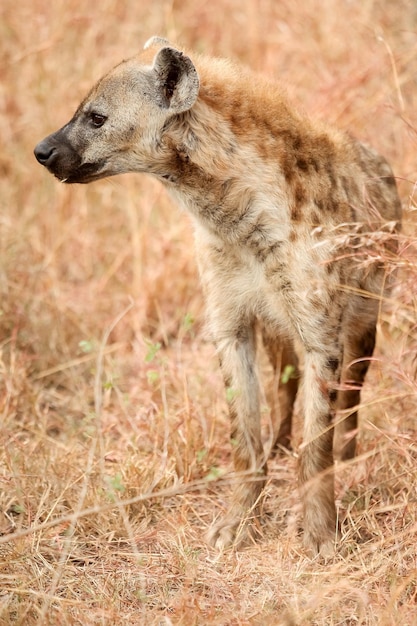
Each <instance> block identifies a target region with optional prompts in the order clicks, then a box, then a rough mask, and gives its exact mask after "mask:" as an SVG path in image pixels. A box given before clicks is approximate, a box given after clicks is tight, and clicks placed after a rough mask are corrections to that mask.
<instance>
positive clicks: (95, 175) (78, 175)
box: [48, 160, 110, 184]
mask: <svg viewBox="0 0 417 626" xmlns="http://www.w3.org/2000/svg"><path fill="white" fill-rule="evenodd" d="M48 169H49V168H48ZM49 171H51V169H49ZM51 173H52V174H53V175H54V176H55V177H56V178H58V180H60V181H61V183H67V184H73V183H80V184H87V183H92V182H94V181H95V180H99V179H100V178H105V177H106V176H109V175H110V174H109V173H107V172H106V170H105V161H104V160H103V161H98V162H97V163H84V164H83V165H80V166H79V167H77V168H76V169H72V170H67V171H65V168H62V169H59V170H57V171H51Z"/></svg>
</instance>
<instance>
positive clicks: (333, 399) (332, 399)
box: [329, 389, 337, 404]
mask: <svg viewBox="0 0 417 626" xmlns="http://www.w3.org/2000/svg"><path fill="white" fill-rule="evenodd" d="M329 400H330V402H331V403H332V404H334V403H335V402H336V400H337V391H336V389H330V390H329Z"/></svg>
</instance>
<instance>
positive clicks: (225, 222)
mask: <svg viewBox="0 0 417 626" xmlns="http://www.w3.org/2000/svg"><path fill="white" fill-rule="evenodd" d="M249 115H250V114H249ZM253 139H254V138H253V136H251V134H250V133H249V134H248V136H246V137H245V136H243V137H242V136H240V137H239V136H238V134H237V132H236V129H234V128H233V126H232V125H231V123H230V121H229V120H228V119H227V117H226V115H225V113H224V112H223V111H222V110H221V107H220V106H219V110H218V109H216V108H215V106H213V103H207V102H205V101H204V100H199V101H198V102H197V103H196V104H195V105H194V107H193V108H192V109H191V110H190V111H187V112H186V113H184V114H182V115H181V116H178V117H176V118H174V119H172V120H171V121H170V123H169V124H168V125H167V126H166V129H165V131H164V134H163V136H162V142H161V145H162V151H161V156H162V155H163V156H162V162H161V163H160V165H159V166H158V167H159V173H158V177H159V178H160V179H161V180H162V182H163V183H164V184H165V185H166V186H167V188H168V190H169V192H170V193H171V195H173V196H174V197H175V199H176V200H177V201H179V202H180V204H182V205H183V206H185V208H186V209H187V210H188V211H189V212H190V213H191V214H192V215H193V216H194V217H195V218H196V219H197V221H198V222H199V223H200V224H201V225H202V226H204V227H205V228H206V229H207V230H209V231H210V232H211V233H213V234H215V235H216V236H218V237H219V238H220V239H222V240H223V241H225V242H227V243H229V244H230V243H232V244H238V245H245V246H249V247H253V245H255V248H256V252H257V253H258V252H259V240H262V241H263V245H262V248H263V247H265V246H266V247H267V248H269V247H270V246H272V245H273V244H274V243H275V242H276V239H277V234H276V233H277V229H278V231H279V227H282V237H285V234H286V231H287V229H288V221H289V217H288V197H287V195H286V193H284V191H283V189H284V184H282V182H283V181H282V177H283V175H282V172H281V171H280V167H279V160H278V159H277V149H278V146H276V150H275V153H273V151H272V150H271V154H270V155H269V156H270V159H268V158H267V159H265V155H264V154H262V146H260V145H259V143H258V142H255V143H254V141H253ZM271 198H275V204H272V203H271ZM272 223H274V224H275V226H276V227H277V228H274V229H273V231H274V234H273V236H272V238H271V234H269V235H268V236H267V235H266V232H267V231H268V232H269V233H271V224H272Z"/></svg>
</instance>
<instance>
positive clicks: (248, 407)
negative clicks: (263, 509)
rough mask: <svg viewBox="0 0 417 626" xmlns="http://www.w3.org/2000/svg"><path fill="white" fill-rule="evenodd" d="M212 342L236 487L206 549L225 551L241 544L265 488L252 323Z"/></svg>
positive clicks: (213, 529) (243, 324) (240, 322)
mask: <svg viewBox="0 0 417 626" xmlns="http://www.w3.org/2000/svg"><path fill="white" fill-rule="evenodd" d="M234 328H235V329H236V330H235V331H234V332H232V331H231V330H230V327H229V329H228V331H227V332H226V334H223V336H222V338H221V339H220V338H218V339H217V341H216V344H217V349H218V352H219V356H220V364H221V368H222V372H223V376H224V381H225V386H226V395H227V400H228V403H229V413H230V420H231V443H232V450H233V464H234V470H235V472H236V483H235V485H234V487H233V492H232V500H231V504H230V507H229V510H228V512H227V513H226V515H225V517H224V518H223V519H222V520H221V521H220V522H219V523H217V524H216V525H215V526H214V527H213V528H212V529H211V532H210V537H209V540H210V543H211V544H212V545H214V546H215V547H217V548H220V549H221V548H225V547H227V546H230V545H231V544H233V543H235V542H236V543H241V541H242V540H243V539H244V538H245V536H246V535H247V532H248V530H249V525H248V523H249V519H253V518H254V517H256V516H257V515H258V512H259V508H260V502H259V500H260V497H261V492H262V489H263V486H264V483H265V480H264V476H265V473H266V462H265V455H264V450H263V446H262V440H261V424H260V400H259V383H258V377H257V374H256V364H255V356H256V355H255V353H256V345H255V332H254V327H253V324H252V323H246V324H245V323H243V322H242V320H240V321H239V324H237V325H234Z"/></svg>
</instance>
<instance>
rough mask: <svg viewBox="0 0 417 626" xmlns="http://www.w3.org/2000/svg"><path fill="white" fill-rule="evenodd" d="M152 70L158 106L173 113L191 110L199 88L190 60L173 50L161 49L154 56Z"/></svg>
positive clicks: (168, 48)
mask: <svg viewBox="0 0 417 626" xmlns="http://www.w3.org/2000/svg"><path fill="white" fill-rule="evenodd" d="M152 69H153V71H154V73H155V78H156V99H157V102H158V104H159V106H161V107H163V108H164V109H170V110H171V111H172V112H173V113H183V112H184V111H188V109H191V107H192V106H193V104H194V102H195V101H196V100H197V96H198V90H199V88H200V80H199V78H198V74H197V70H196V69H195V67H194V64H193V62H192V61H191V59H190V58H188V57H187V56H185V54H183V53H182V52H180V51H179V50H175V48H171V47H166V48H161V50H159V52H158V53H157V54H156V56H155V59H154V64H153V68H152Z"/></svg>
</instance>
